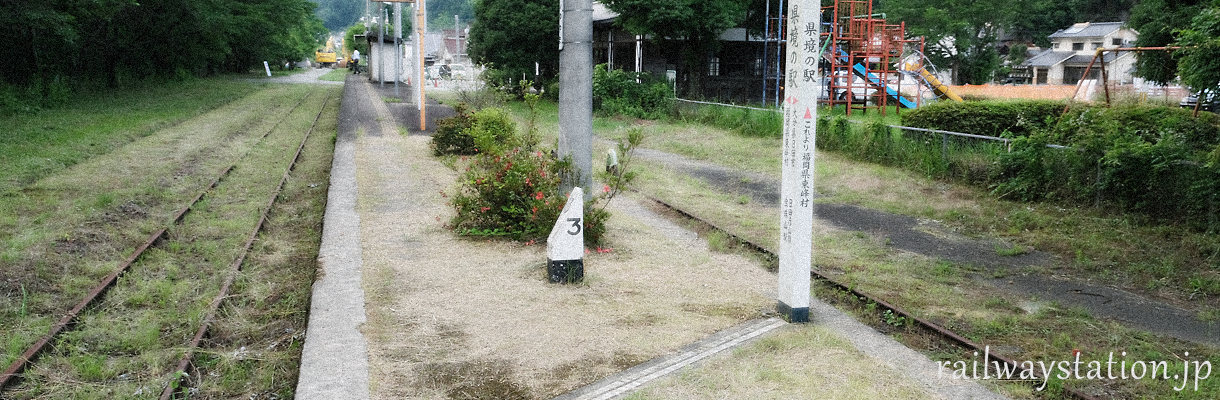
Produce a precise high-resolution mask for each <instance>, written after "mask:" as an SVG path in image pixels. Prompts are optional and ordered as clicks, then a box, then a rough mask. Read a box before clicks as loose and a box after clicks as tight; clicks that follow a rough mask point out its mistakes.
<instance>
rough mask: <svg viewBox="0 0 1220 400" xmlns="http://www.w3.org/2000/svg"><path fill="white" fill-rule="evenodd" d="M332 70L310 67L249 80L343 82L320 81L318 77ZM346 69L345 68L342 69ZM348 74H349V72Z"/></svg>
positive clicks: (299, 82) (309, 82)
mask: <svg viewBox="0 0 1220 400" xmlns="http://www.w3.org/2000/svg"><path fill="white" fill-rule="evenodd" d="M330 71H334V69H330V68H310V69H307V70H305V72H301V73H296V74H292V75H287V76H277V77H274V78H267V77H263V78H255V79H250V81H251V82H261V83H296V84H313V85H342V84H343V82H336V81H321V80H318V77H320V76H322V75H326V74H327V73H328V72H330ZM343 71H346V70H343ZM349 75H350V74H349Z"/></svg>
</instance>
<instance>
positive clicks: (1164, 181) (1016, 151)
mask: <svg viewBox="0 0 1220 400" xmlns="http://www.w3.org/2000/svg"><path fill="white" fill-rule="evenodd" d="M1062 111H1063V103H1061V102H1049V101H1002V102H1001V101H983V102H971V103H950V102H942V103H938V104H934V105H929V106H927V107H924V108H921V109H919V110H915V111H912V112H908V113H904V114H903V116H902V121H903V125H907V126H914V127H922V128H934V129H944V130H949V131H958V132H965V133H973V134H980V135H989V136H1008V137H1014V138H1015V140H1014V141H1013V143H1012V149H1011V150H1012V151H1011V152H1001V153H995V157H993V158H992V160H991V161H992V162H991V167H989V168H985V170H986V171H987V172H986V174H987V177H986V178H985V179H979V178H980V174H979V173H978V172H979V171H977V170H975V171H973V172H970V171H971V169H970V168H967V169H966V171H963V170H962V166H960V165H959V166H956V167H954V166H953V165H952V162H950V161H948V160H946V164H945V166H944V167H943V168H941V169H934V168H928V167H927V166H928V163H927V162H924V163H919V164H908V165H920V166H921V169H922V170H924V171H925V172H929V175H934V176H948V177H955V178H966V180H969V181H972V182H975V183H981V184H985V185H986V186H988V187H989V188H990V189H992V190H993V192H994V193H996V194H997V195H999V196H1001V197H1006V198H1014V199H1020V200H1026V201H1044V200H1052V201H1063V202H1068V203H1073V204H1079V205H1097V206H1102V205H1105V206H1112V207H1114V208H1117V209H1121V210H1124V211H1130V212H1137V213H1143V214H1146V215H1149V216H1152V217H1155V218H1160V219H1165V220H1174V221H1180V222H1185V223H1187V224H1188V225H1191V226H1194V227H1196V228H1200V229H1207V230H1220V218H1218V217H1217V212H1220V117H1218V116H1217V115H1216V114H1212V113H1201V114H1200V116H1199V117H1197V118H1196V117H1194V116H1193V115H1192V113H1191V112H1190V111H1188V110H1183V109H1180V108H1175V107H1164V106H1149V105H1121V106H1115V107H1102V106H1085V105H1076V106H1073V107H1072V108H1071V109H1070V110H1069V111H1068V112H1067V113H1062ZM1061 113H1062V114H1061ZM830 131H831V134H832V135H834V134H835V129H834V128H833V127H832V128H831V129H830ZM862 136H876V135H875V134H868V133H862ZM1048 145H1060V146H1066V148H1056V147H1050V146H1048ZM944 158H948V157H944ZM976 166H978V165H976Z"/></svg>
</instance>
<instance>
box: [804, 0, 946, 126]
mask: <svg viewBox="0 0 1220 400" xmlns="http://www.w3.org/2000/svg"><path fill="white" fill-rule="evenodd" d="M873 11H874V10H873V2H872V0H835V1H834V2H833V3H832V4H831V5H829V6H825V7H823V8H822V41H823V43H824V45H823V48H825V49H826V50H825V51H823V53H822V58H823V59H824V60H825V63H823V65H828V68H826V69H825V72H824V73H823V76H824V78H823V82H824V84H823V86H825V88H826V89H825V90H826V94H827V96H826V99H825V100H823V103H824V104H827V105H829V106H831V107H834V106H836V105H840V104H842V105H844V106H845V107H846V112H847V114H848V115H851V112H852V110H860V111H862V112H864V111H867V110H868V109H869V108H877V109H879V110H880V111H881V113H882V114H883V115H884V114H885V112H886V109H887V108H888V107H889V106H891V105H895V106H898V109H899V110H901V109H902V108H916V107H919V106H920V102H921V100H922V98H923V96H922V94H923V89H924V88H925V87H926V88H928V89H931V90H932V92H933V93H934V94H935V95H936V97H937V98H949V99H952V100H954V101H962V100H961V98H960V97H958V96H957V95H956V94H954V93H953V91H952V90H950V89H949V87H948V86H946V85H944V84H943V83H941V82H940V80H939V79H937V78H936V75H935V73H933V71H932V70H929V69H930V68H934V67H933V66H932V64H931V63H930V62H929V61H928V59H927V57H925V56H924V55H923V47H924V40H923V38H922V37H920V38H907V36H906V23H905V22H900V23H897V24H892V23H889V22H888V21H886V19H885V15H884V14H878V13H874V12H873ZM904 75H905V76H908V77H910V78H912V79H913V80H914V81H915V82H917V83H918V84H917V85H916V87H915V88H914V89H915V90H916V95H915V96H914V100H912V99H909V98H907V97H906V96H904V94H903V91H902V77H903V76H904Z"/></svg>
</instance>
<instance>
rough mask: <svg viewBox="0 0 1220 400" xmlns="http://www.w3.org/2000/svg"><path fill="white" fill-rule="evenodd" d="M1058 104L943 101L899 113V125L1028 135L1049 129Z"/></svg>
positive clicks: (1053, 102) (1058, 109) (1006, 134)
mask: <svg viewBox="0 0 1220 400" xmlns="http://www.w3.org/2000/svg"><path fill="white" fill-rule="evenodd" d="M1061 112H1063V102H1060V101H1048V100H1037V101H971V102H964V103H957V102H952V101H942V102H937V103H932V104H928V105H925V106H921V107H919V108H918V109H915V110H911V111H908V112H904V113H902V125H903V126H910V127H915V128H927V129H941V130H946V131H953V132H963V133H972V134H975V135H985V136H1009V137H1020V136H1027V135H1029V134H1030V133H1032V132H1035V131H1038V130H1042V129H1046V128H1047V127H1050V126H1052V125H1053V124H1054V123H1055V121H1056V119H1057V118H1058V117H1059V114H1060V113H1061Z"/></svg>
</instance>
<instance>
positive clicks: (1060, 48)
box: [1020, 22, 1139, 85]
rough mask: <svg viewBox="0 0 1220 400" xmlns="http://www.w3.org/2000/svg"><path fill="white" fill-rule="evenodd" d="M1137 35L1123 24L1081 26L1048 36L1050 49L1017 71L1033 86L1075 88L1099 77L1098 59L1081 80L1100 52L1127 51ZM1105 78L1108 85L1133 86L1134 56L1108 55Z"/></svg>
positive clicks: (1077, 25) (1088, 23)
mask: <svg viewBox="0 0 1220 400" xmlns="http://www.w3.org/2000/svg"><path fill="white" fill-rule="evenodd" d="M1138 35H1139V33H1138V32H1136V31H1135V30H1134V29H1131V28H1126V27H1124V26H1123V22H1081V23H1078V24H1073V25H1072V26H1070V27H1068V28H1067V29H1060V30H1058V31H1056V32H1055V33H1053V34H1051V35H1050V36H1049V38H1050V39H1051V47H1050V48H1048V49H1046V50H1045V51H1043V52H1042V53H1039V54H1037V55H1035V56H1033V57H1031V58H1030V59H1028V60H1025V62H1024V63H1021V65H1020V68H1023V69H1026V70H1027V71H1029V74H1030V76H1031V77H1032V81H1033V83H1034V84H1039V85H1042V84H1050V85H1074V84H1076V83H1077V82H1079V81H1080V80H1081V79H1099V78H1100V77H1101V73H1100V71H1101V65H1100V64H1101V61H1102V60H1101V59H1099V60H1098V61H1099V62H1098V63H1097V64H1098V65H1094V66H1093V69H1092V70H1091V71H1090V72H1089V77H1088V78H1085V77H1084V71H1085V69H1086V68H1088V66H1089V62H1090V61H1092V60H1093V57H1094V56H1095V55H1096V54H1097V49H1099V48H1103V47H1104V48H1107V49H1110V48H1119V47H1129V46H1131V44H1132V43H1133V42H1135V39H1136V37H1138ZM1104 62H1105V64H1106V74H1107V75H1108V78H1109V80H1110V81H1111V82H1114V83H1119V84H1125V83H1131V82H1132V75H1131V73H1132V71H1133V70H1134V68H1135V53H1133V52H1107V53H1106V54H1105V57H1104Z"/></svg>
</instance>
